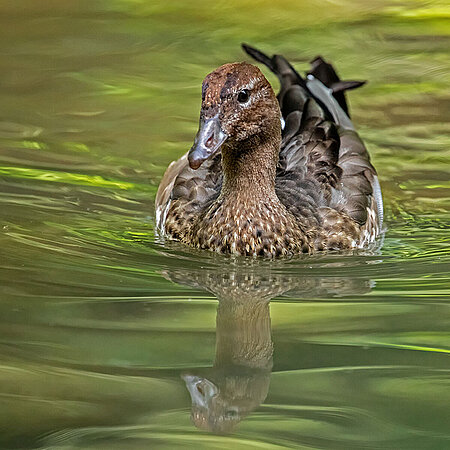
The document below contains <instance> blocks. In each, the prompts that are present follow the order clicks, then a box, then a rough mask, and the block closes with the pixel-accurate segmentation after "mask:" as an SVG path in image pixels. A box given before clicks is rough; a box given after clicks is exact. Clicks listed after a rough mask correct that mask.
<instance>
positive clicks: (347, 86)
mask: <svg viewBox="0 0 450 450" xmlns="http://www.w3.org/2000/svg"><path fill="white" fill-rule="evenodd" d="M310 64H311V69H310V70H309V72H308V75H312V76H313V77H314V78H317V79H318V80H319V81H321V82H322V83H323V84H324V85H325V86H326V87H328V88H329V89H331V90H332V92H333V97H334V98H335V99H336V101H337V102H338V103H339V106H340V107H341V108H342V109H343V110H344V111H345V113H346V114H347V115H348V116H349V117H350V114H349V111H348V105H347V101H346V99H345V91H349V90H351V89H356V88H359V87H361V86H363V85H364V84H366V81H353V80H348V81H343V80H341V79H340V78H339V76H338V74H337V73H336V70H335V69H334V67H333V66H332V65H331V64H330V63H327V62H326V61H325V60H324V59H323V58H322V57H321V56H316V57H315V58H314V59H313V60H312V61H311V62H310Z"/></svg>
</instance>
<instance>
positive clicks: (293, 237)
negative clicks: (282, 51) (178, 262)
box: [156, 46, 383, 257]
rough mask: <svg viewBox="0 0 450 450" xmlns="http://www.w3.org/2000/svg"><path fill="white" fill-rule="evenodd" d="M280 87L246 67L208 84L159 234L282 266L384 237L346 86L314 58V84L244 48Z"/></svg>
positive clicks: (162, 205) (220, 72)
mask: <svg viewBox="0 0 450 450" xmlns="http://www.w3.org/2000/svg"><path fill="white" fill-rule="evenodd" d="M244 50H246V52H247V53H248V54H250V55H251V56H253V57H254V58H255V59H256V60H258V61H260V62H262V63H264V64H265V65H266V66H268V67H269V69H271V70H272V71H273V72H274V73H275V74H276V75H277V76H278V78H279V80H280V85H281V88H280V92H279V94H278V96H275V94H274V92H273V90H272V87H271V86H270V84H269V82H268V81H267V80H266V78H265V77H264V75H263V74H262V73H261V72H260V70H259V69H258V68H257V67H255V66H253V65H251V64H248V63H233V64H225V65H224V66H221V67H219V68H218V69H217V70H215V71H214V72H212V73H210V74H209V75H208V76H207V77H206V78H205V80H204V81H203V86H202V108H201V112H200V127H199V131H198V133H197V135H196V137H195V140H194V145H193V146H192V148H191V149H190V150H189V152H187V153H186V154H185V155H183V156H182V157H181V158H180V159H179V160H177V161H174V162H173V163H172V164H171V165H170V166H169V167H168V169H167V171H166V173H165V174H164V177H163V179H162V181H161V183H160V186H159V189H158V193H157V196H156V221H157V228H158V231H159V232H160V233H161V234H162V235H164V236H167V237H170V238H172V239H175V240H179V241H181V242H183V243H185V244H188V245H191V246H194V247H197V248H201V249H210V250H214V251H217V252H221V253H232V254H239V255H252V256H266V257H276V256H283V255H293V254H297V253H313V252H315V251H323V250H344V249H353V248H361V247H365V246H367V245H369V244H371V243H372V242H374V240H375V239H376V237H377V235H378V234H379V233H380V232H381V228H382V220H383V205H382V199H381V191H380V187H379V183H378V179H377V175H376V171H375V169H374V167H373V166H372V164H371V163H370V158H369V154H368V152H367V150H366V148H365V146H364V144H363V143H362V141H361V139H360V138H359V136H358V134H357V133H356V131H355V129H354V126H353V124H352V122H351V120H350V117H349V113H348V108H347V104H346V101H345V96H344V91H345V90H347V89H351V88H354V87H357V86H360V85H361V84H362V83H361V82H356V81H341V80H340V79H339V78H338V76H337V74H336V72H335V71H334V69H333V67H332V66H331V65H330V64H328V63H326V62H324V61H323V60H322V59H321V58H316V59H315V60H314V61H313V63H312V68H311V71H310V73H309V75H308V76H307V77H306V78H303V77H301V76H300V75H299V74H298V73H297V72H296V71H295V70H294V69H293V68H292V66H291V65H290V64H289V63H288V62H287V61H286V59H284V58H283V57H282V56H278V55H275V56H273V57H271V58H269V57H268V56H266V55H264V54H263V53H261V52H260V51H258V50H256V49H254V48H251V47H248V46H244Z"/></svg>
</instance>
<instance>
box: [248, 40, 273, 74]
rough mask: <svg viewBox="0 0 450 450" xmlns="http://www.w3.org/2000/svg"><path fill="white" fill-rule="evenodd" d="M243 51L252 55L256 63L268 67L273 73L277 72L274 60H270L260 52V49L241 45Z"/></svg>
mask: <svg viewBox="0 0 450 450" xmlns="http://www.w3.org/2000/svg"><path fill="white" fill-rule="evenodd" d="M241 46H242V49H243V50H244V52H245V53H247V55H250V56H251V57H252V58H253V59H255V60H256V61H258V62H260V63H262V64H264V65H265V66H267V67H268V68H269V69H270V70H271V71H272V72H275V70H276V69H275V65H274V63H273V61H272V60H273V58H269V57H268V56H267V55H266V54H265V53H263V52H261V51H259V50H258V49H256V48H254V47H250V45H247V44H241Z"/></svg>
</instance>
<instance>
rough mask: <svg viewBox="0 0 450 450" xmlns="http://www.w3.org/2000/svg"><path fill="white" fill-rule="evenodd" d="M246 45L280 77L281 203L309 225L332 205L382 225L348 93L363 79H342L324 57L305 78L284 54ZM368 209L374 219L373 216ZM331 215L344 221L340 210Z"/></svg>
mask: <svg viewBox="0 0 450 450" xmlns="http://www.w3.org/2000/svg"><path fill="white" fill-rule="evenodd" d="M243 49H244V51H245V52H246V53H248V54H249V55H250V56H252V57H253V58H254V59H256V60H257V61H259V62H261V63H263V64H265V65H266V66H267V67H268V68H269V69H270V70H271V71H272V72H274V73H275V74H276V75H277V77H278V79H279V81H280V92H279V93H278V95H277V97H278V101H279V104H280V109H281V112H282V117H283V120H284V129H283V141H282V145H281V149H280V160H279V165H278V171H277V180H276V186H277V194H278V196H279V198H280V200H281V201H282V202H283V204H284V205H285V206H286V207H287V208H288V209H289V210H290V211H291V212H292V213H293V214H294V215H295V216H296V217H297V218H298V220H299V221H300V222H302V221H304V222H305V226H308V225H309V226H311V225H313V226H314V224H315V222H319V221H321V219H322V220H323V215H324V214H329V210H330V209H331V210H333V211H337V212H339V213H342V214H344V215H346V216H348V217H350V218H351V219H352V220H353V221H354V222H356V223H357V224H358V225H359V226H361V227H364V226H366V227H367V226H370V228H373V227H374V226H375V225H376V226H377V227H378V228H379V227H381V221H382V209H383V206H382V200H381V191H380V188H379V183H378V179H377V176H376V171H375V169H374V167H373V166H372V164H371V162H370V157H369V154H368V152H367V149H366V148H365V146H364V144H363V142H362V141H361V139H360V138H359V136H358V134H357V133H356V131H355V128H354V126H353V123H352V122H351V120H350V117H349V115H348V106H347V103H346V101H345V95H344V92H345V90H347V89H354V88H356V87H358V86H361V85H362V84H364V82H359V81H341V80H340V79H339V77H338V76H337V74H336V72H335V70H334V69H333V67H332V66H331V64H328V63H326V62H325V61H324V60H323V59H322V58H321V57H317V58H315V59H314V60H313V62H312V68H311V71H310V73H309V74H308V76H307V78H306V79H304V78H303V77H301V76H300V75H299V74H298V72H297V71H296V70H295V69H294V68H293V67H292V66H291V64H290V63H289V62H288V61H287V60H286V59H285V58H284V57H283V56H281V55H274V56H272V57H269V56H267V55H265V54H264V53H262V52H261V51H259V50H257V49H255V48H253V47H250V46H248V45H245V44H243ZM370 211H374V212H375V216H376V217H375V218H374V217H369V215H370ZM321 216H322V217H321ZM372 216H373V214H372ZM333 217H335V219H334V220H340V217H339V215H336V214H334V215H333ZM369 222H370V223H369ZM372 222H373V223H372ZM375 222H376V223H375Z"/></svg>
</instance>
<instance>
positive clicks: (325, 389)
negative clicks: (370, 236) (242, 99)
mask: <svg viewBox="0 0 450 450" xmlns="http://www.w3.org/2000/svg"><path fill="white" fill-rule="evenodd" d="M448 15H449V9H448V6H446V4H445V2H439V1H433V2H429V1H427V2H425V1H424V2H421V1H413V0H409V1H398V2H384V1H381V0H380V1H375V2H370V5H369V2H356V1H350V0H349V1H336V2H335V1H332V2H331V1H330V2H325V3H324V2H323V1H321V2H315V1H308V2H306V1H301V2H298V1H293V0H292V1H290V0H284V1H281V2H269V1H258V2H249V1H244V2H242V1H239V2H238V1H237V0H230V1H227V2H216V3H211V2H206V1H198V2H190V3H189V6H187V3H186V2H182V1H174V2H159V3H158V2H146V1H143V0H134V1H132V0H128V1H126V0H110V1H106V0H105V1H101V0H90V1H77V2H75V1H72V2H71V1H65V2H61V1H56V0H41V1H39V2H36V1H35V0H23V1H20V2H6V1H5V2H1V3H0V25H1V26H0V66H1V70H0V105H1V106H0V226H1V228H0V230H1V234H0V283H1V288H0V292H1V300H0V447H1V448H68V449H69V448H70V449H71V448H80V449H88V448H99V449H100V448H117V449H126V448H134V449H136V448H168V449H173V448H190V447H192V448H208V449H210V448H285V447H292V448H319V449H361V448H370V449H375V448H382V449H386V448H389V449H422V448H423V449H431V448H433V449H438V448H439V449H441V448H442V449H443V448H448V447H449V446H450V442H449V439H450V434H449V432H448V423H449V416H450V408H449V404H450V395H449V392H450V389H449V368H450V367H449V359H448V357H449V352H450V338H449V325H450V324H449V311H448V309H449V301H448V286H449V276H448V269H449V266H448V263H449V254H448V240H449V233H448V227H449V218H450V214H449V200H448V187H449V181H448V180H449V175H448V161H449V152H448V148H449V145H450V133H449V126H448V117H449V112H450V111H449V94H448V85H449V82H450V78H449V73H450V63H449V53H448V49H449V47H450V45H449V44H450V39H449V27H448ZM242 41H246V42H249V43H251V44H253V45H255V46H259V47H261V48H262V49H264V50H265V51H267V52H268V53H272V52H280V53H283V54H285V56H287V57H288V58H289V59H290V60H291V61H292V62H293V64H294V65H295V66H296V67H297V68H298V69H299V70H306V69H307V68H308V61H309V60H311V59H312V58H313V57H314V56H316V55H317V54H321V55H323V56H324V57H325V58H328V59H330V60H332V61H333V62H334V63H335V64H336V66H337V67H338V70H339V72H340V74H341V75H342V76H343V77H344V78H353V79H367V80H369V84H368V85H367V86H366V87H364V88H362V89H360V90H358V91H354V92H352V93H351V94H350V104H351V109H352V112H353V118H354V121H355V123H356V125H357V127H358V130H359V131H360V133H361V136H362V137H363V138H364V140H365V142H366V143H367V146H368V148H369V150H370V152H371V155H372V157H373V162H374V165H375V166H376V168H377V169H378V172H379V177H380V181H381V186H382V190H383V193H384V198H385V216H386V226H387V233H386V236H385V239H384V241H383V242H380V245H379V249H378V250H376V251H374V252H357V253H355V254H353V255H317V256H314V257H299V258H295V259H292V260H290V261H284V262H249V261H247V260H245V258H244V259H243V260H242V259H239V258H238V259H233V258H229V257H223V256H218V255H211V254H210V253H208V252H206V253H205V252H196V251H191V250H189V249H186V248H184V247H182V246H179V245H176V244H170V245H169V244H167V243H162V242H160V241H158V240H157V239H155V234H154V224H153V215H154V206H153V202H154V196H155V193H156V189H157V185H158V182H159V180H160V178H161V176H162V174H163V172H164V169H165V167H166V166H167V164H168V163H169V162H170V161H171V160H173V159H175V158H177V157H179V156H180V155H181V154H182V153H184V152H185V151H186V150H187V149H188V148H189V146H190V145H191V143H192V140H193V136H194V134H195V132H196V129H197V123H198V109H199V103H200V87H201V81H202V79H203V77H204V76H205V75H206V74H207V73H208V72H210V71H211V70H213V69H214V68H216V67H217V66H219V65H220V64H223V63H225V62H230V61H236V60H243V59H244V58H245V57H244V55H243V54H242V52H241V51H240V48H239V44H240V42H242ZM268 76H269V78H270V80H271V81H273V82H274V83H276V81H275V80H274V78H273V77H272V76H271V75H270V74H268ZM191 416H192V417H191Z"/></svg>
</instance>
